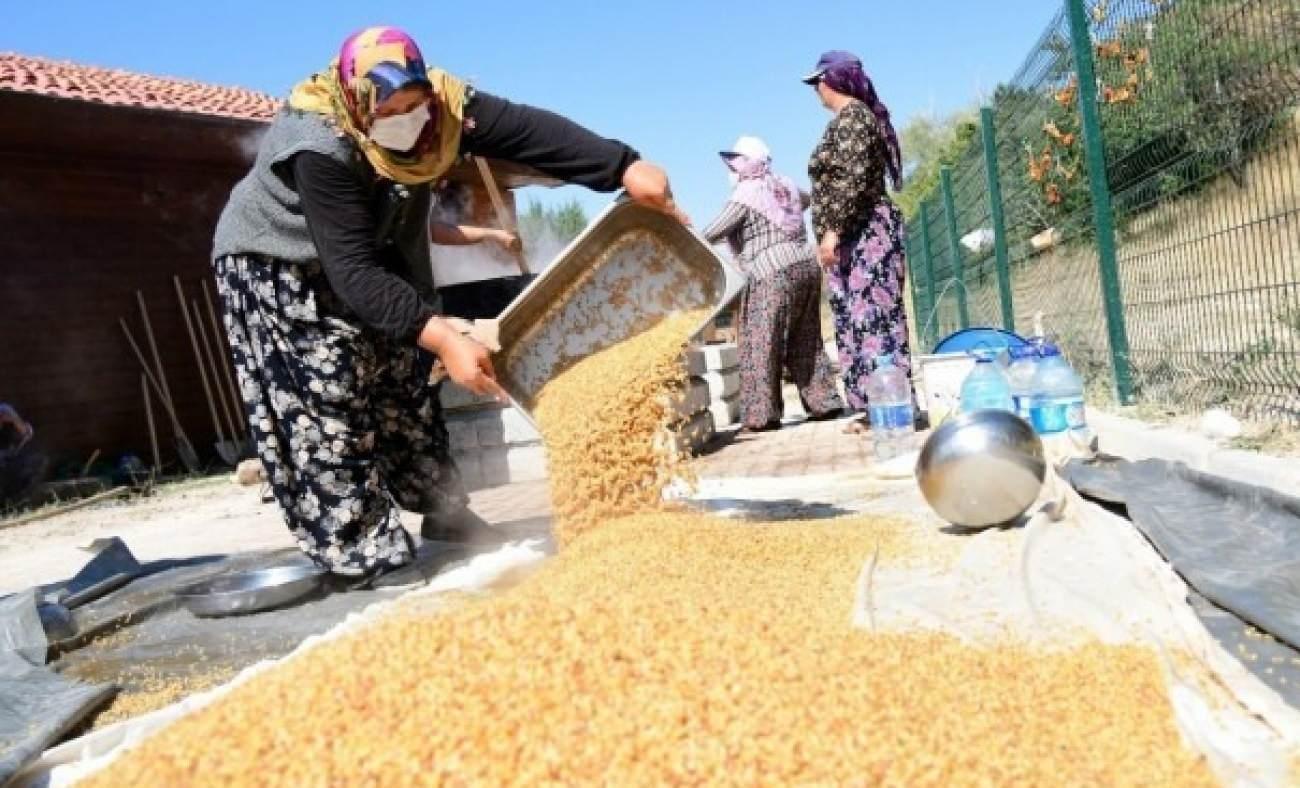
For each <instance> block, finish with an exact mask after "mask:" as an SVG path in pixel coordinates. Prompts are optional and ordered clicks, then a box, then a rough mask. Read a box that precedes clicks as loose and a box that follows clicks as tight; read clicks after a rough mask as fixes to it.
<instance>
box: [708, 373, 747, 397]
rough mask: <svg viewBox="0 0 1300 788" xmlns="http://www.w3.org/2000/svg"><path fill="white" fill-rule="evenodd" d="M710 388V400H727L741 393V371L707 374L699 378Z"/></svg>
mask: <svg viewBox="0 0 1300 788" xmlns="http://www.w3.org/2000/svg"><path fill="white" fill-rule="evenodd" d="M699 378H700V380H703V381H704V382H705V383H707V384H708V386H709V399H710V400H712V401H714V402H717V401H719V400H725V399H727V398H728V397H731V396H733V395H734V394H736V393H737V392H739V391H740V371H739V370H731V371H729V372H705V373H704V374H703V375H700V376H699Z"/></svg>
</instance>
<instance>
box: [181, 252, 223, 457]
mask: <svg viewBox="0 0 1300 788" xmlns="http://www.w3.org/2000/svg"><path fill="white" fill-rule="evenodd" d="M172 284H173V285H175V286H176V301H177V302H178V303H179V304H180V305H181V316H182V317H184V318H185V333H186V334H188V335H189V337H190V348H191V349H192V350H193V351H194V363H195V364H198V367H199V380H201V381H203V396H204V398H205V399H206V401H207V403H208V415H209V416H211V417H212V427H213V429H215V430H216V431H217V440H219V441H221V442H222V443H225V442H226V434H225V430H223V429H222V428H221V419H219V418H217V405H216V400H214V399H213V397H212V387H211V386H210V385H208V368H207V365H206V364H204V363H203V354H202V353H201V352H200V351H199V340H198V338H197V337H196V336H195V335H194V323H193V321H191V320H190V308H189V306H187V305H186V303H185V291H184V290H182V289H181V278H180V277H179V276H173V277H172ZM201 325H202V324H201V323H200V327H201Z"/></svg>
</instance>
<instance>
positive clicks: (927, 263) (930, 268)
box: [916, 200, 939, 346]
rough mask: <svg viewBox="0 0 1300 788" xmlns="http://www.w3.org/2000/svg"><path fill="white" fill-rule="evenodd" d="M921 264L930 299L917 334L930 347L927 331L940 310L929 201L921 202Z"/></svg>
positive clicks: (927, 299)
mask: <svg viewBox="0 0 1300 788" xmlns="http://www.w3.org/2000/svg"><path fill="white" fill-rule="evenodd" d="M921 263H922V267H923V269H924V270H925V289H926V291H927V293H928V295H929V297H928V298H926V299H925V300H926V308H925V314H924V315H922V316H920V319H921V330H920V331H918V332H917V334H916V336H917V338H918V339H920V340H921V342H923V343H924V344H925V345H927V346H928V345H929V344H930V337H929V336H927V335H925V331H926V330H927V329H928V328H930V325H931V324H930V320H931V318H933V317H934V311H935V310H936V309H938V308H939V302H938V298H939V297H938V296H937V295H935V284H934V257H933V256H932V255H931V254H930V204H929V201H928V200H921Z"/></svg>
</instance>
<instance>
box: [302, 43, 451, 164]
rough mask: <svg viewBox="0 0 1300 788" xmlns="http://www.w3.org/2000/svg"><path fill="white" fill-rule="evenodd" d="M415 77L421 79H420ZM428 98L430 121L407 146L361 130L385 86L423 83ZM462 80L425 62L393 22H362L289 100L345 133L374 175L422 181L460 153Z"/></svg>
mask: <svg viewBox="0 0 1300 788" xmlns="http://www.w3.org/2000/svg"><path fill="white" fill-rule="evenodd" d="M421 75H423V76H424V77H425V79H420V76H421ZM425 80H427V84H428V85H430V86H432V88H433V91H434V94H435V95H436V100H435V102H434V106H433V107H431V108H430V110H431V113H430V114H431V115H432V117H433V122H432V123H430V124H429V125H428V127H427V128H425V130H424V133H423V134H422V135H421V137H420V140H419V141H418V142H417V143H416V145H415V148H414V149H413V150H411V151H409V152H406V153H399V152H396V151H391V150H388V149H387V148H384V147H383V146H381V145H378V144H376V143H375V142H374V141H373V140H371V139H370V137H369V136H368V134H367V132H368V131H369V129H370V124H371V122H372V121H373V120H374V114H375V107H376V106H378V105H379V104H380V103H381V102H382V101H383V100H384V99H386V98H388V96H389V95H391V94H392V93H393V91H395V90H397V89H399V88H401V87H404V86H405V85H409V84H416V83H418V82H424V81H425ZM465 93H466V85H465V83H464V82H462V81H461V80H459V79H456V78H455V77H453V76H451V75H450V74H448V73H446V72H445V71H442V70H440V69H430V68H426V66H425V64H424V57H423V56H422V55H421V54H420V49H419V47H417V46H416V44H415V41H414V40H413V39H412V38H411V37H410V36H409V35H407V34H406V33H404V32H403V31H401V30H398V29H397V28H395V27H369V28H366V29H365V30H362V31H361V32H359V33H355V34H353V35H351V36H349V37H348V39H347V40H346V41H344V42H343V46H342V48H341V49H340V50H339V56H338V57H337V58H335V59H334V60H333V61H332V62H331V63H330V64H329V66H328V67H327V68H326V69H325V70H324V71H320V72H317V73H316V74H313V75H312V76H311V77H308V78H307V79H306V80H304V81H302V82H300V83H298V85H297V86H296V87H294V89H293V92H292V93H291V94H290V96H289V106H290V107H293V108H294V109H297V110H302V111H304V112H317V113H320V114H321V115H324V116H326V117H328V118H329V119H330V121H331V122H332V123H333V124H334V125H335V126H336V127H338V129H339V130H340V131H342V132H343V133H345V134H347V135H348V136H349V137H351V138H352V140H353V142H355V143H356V144H357V146H358V147H359V148H360V149H361V152H362V153H364V154H365V156H366V160H367V161H369V162H370V164H371V166H373V167H374V168H375V172H377V173H378V174H379V175H380V176H382V177H384V178H387V179H389V180H392V181H395V182H397V183H402V184H406V185H413V184H419V183H428V182H429V181H432V180H434V179H435V178H437V177H439V176H440V175H442V174H443V173H445V172H446V171H447V170H448V169H449V168H450V167H451V165H452V164H454V163H455V162H456V159H457V157H458V156H459V155H460V135H461V130H462V125H461V124H462V123H463V122H464V111H465Z"/></svg>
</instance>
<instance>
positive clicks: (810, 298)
mask: <svg viewBox="0 0 1300 788" xmlns="http://www.w3.org/2000/svg"><path fill="white" fill-rule="evenodd" d="M721 155H722V160H723V162H724V163H725V164H726V165H727V169H728V170H730V175H731V178H732V180H733V181H734V182H735V186H734V188H733V189H732V192H731V197H730V198H729V199H728V200H727V204H726V205H725V206H724V207H723V209H722V213H721V214H719V215H718V218H717V219H715V220H714V221H713V224H711V225H709V227H708V228H706V229H705V230H704V231H703V233H702V234H703V235H704V237H705V239H706V240H708V241H709V242H710V243H715V244H716V243H720V242H722V241H727V242H728V243H729V245H730V246H731V250H732V252H733V253H734V254H735V256H736V260H737V262H738V263H739V265H740V268H741V270H743V271H744V272H745V273H746V274H747V275H748V277H749V281H748V284H747V285H746V287H745V292H744V295H743V296H742V297H741V301H740V326H739V333H740V337H739V342H740V410H741V422H742V424H743V426H744V429H746V430H748V431H751V432H758V431H763V430H772V429H777V428H778V427H780V426H781V417H782V415H783V412H784V401H783V399H782V397H781V373H782V370H788V371H789V373H790V377H791V379H792V380H793V381H794V383H795V385H796V386H797V387H798V389H799V398H800V399H801V400H802V401H803V406H804V410H805V411H806V412H807V413H808V417H809V418H810V419H828V418H834V417H836V416H838V415H840V413H841V412H842V411H843V409H844V404H843V402H841V400H840V396H839V393H838V392H836V390H835V378H834V376H833V374H832V372H831V366H830V360H829V359H827V358H826V351H825V349H824V348H823V346H822V332H821V289H822V279H821V271H820V270H819V269H818V268H817V261H816V260H815V259H814V258H813V250H812V246H811V245H809V243H808V231H807V230H806V229H805V228H804V221H803V212H804V209H805V208H807V200H808V197H807V195H805V194H804V193H803V192H802V191H800V189H799V187H798V186H796V185H795V184H794V182H793V181H791V180H790V179H789V178H786V177H784V176H782V175H777V174H776V173H775V172H773V171H772V156H771V154H770V153H769V152H768V148H767V145H765V144H764V143H763V141H762V140H760V139H758V138H757V137H741V138H740V139H739V140H737V141H736V144H735V146H734V147H733V149H732V150H730V151H725V152H723V153H722V154H721Z"/></svg>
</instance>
